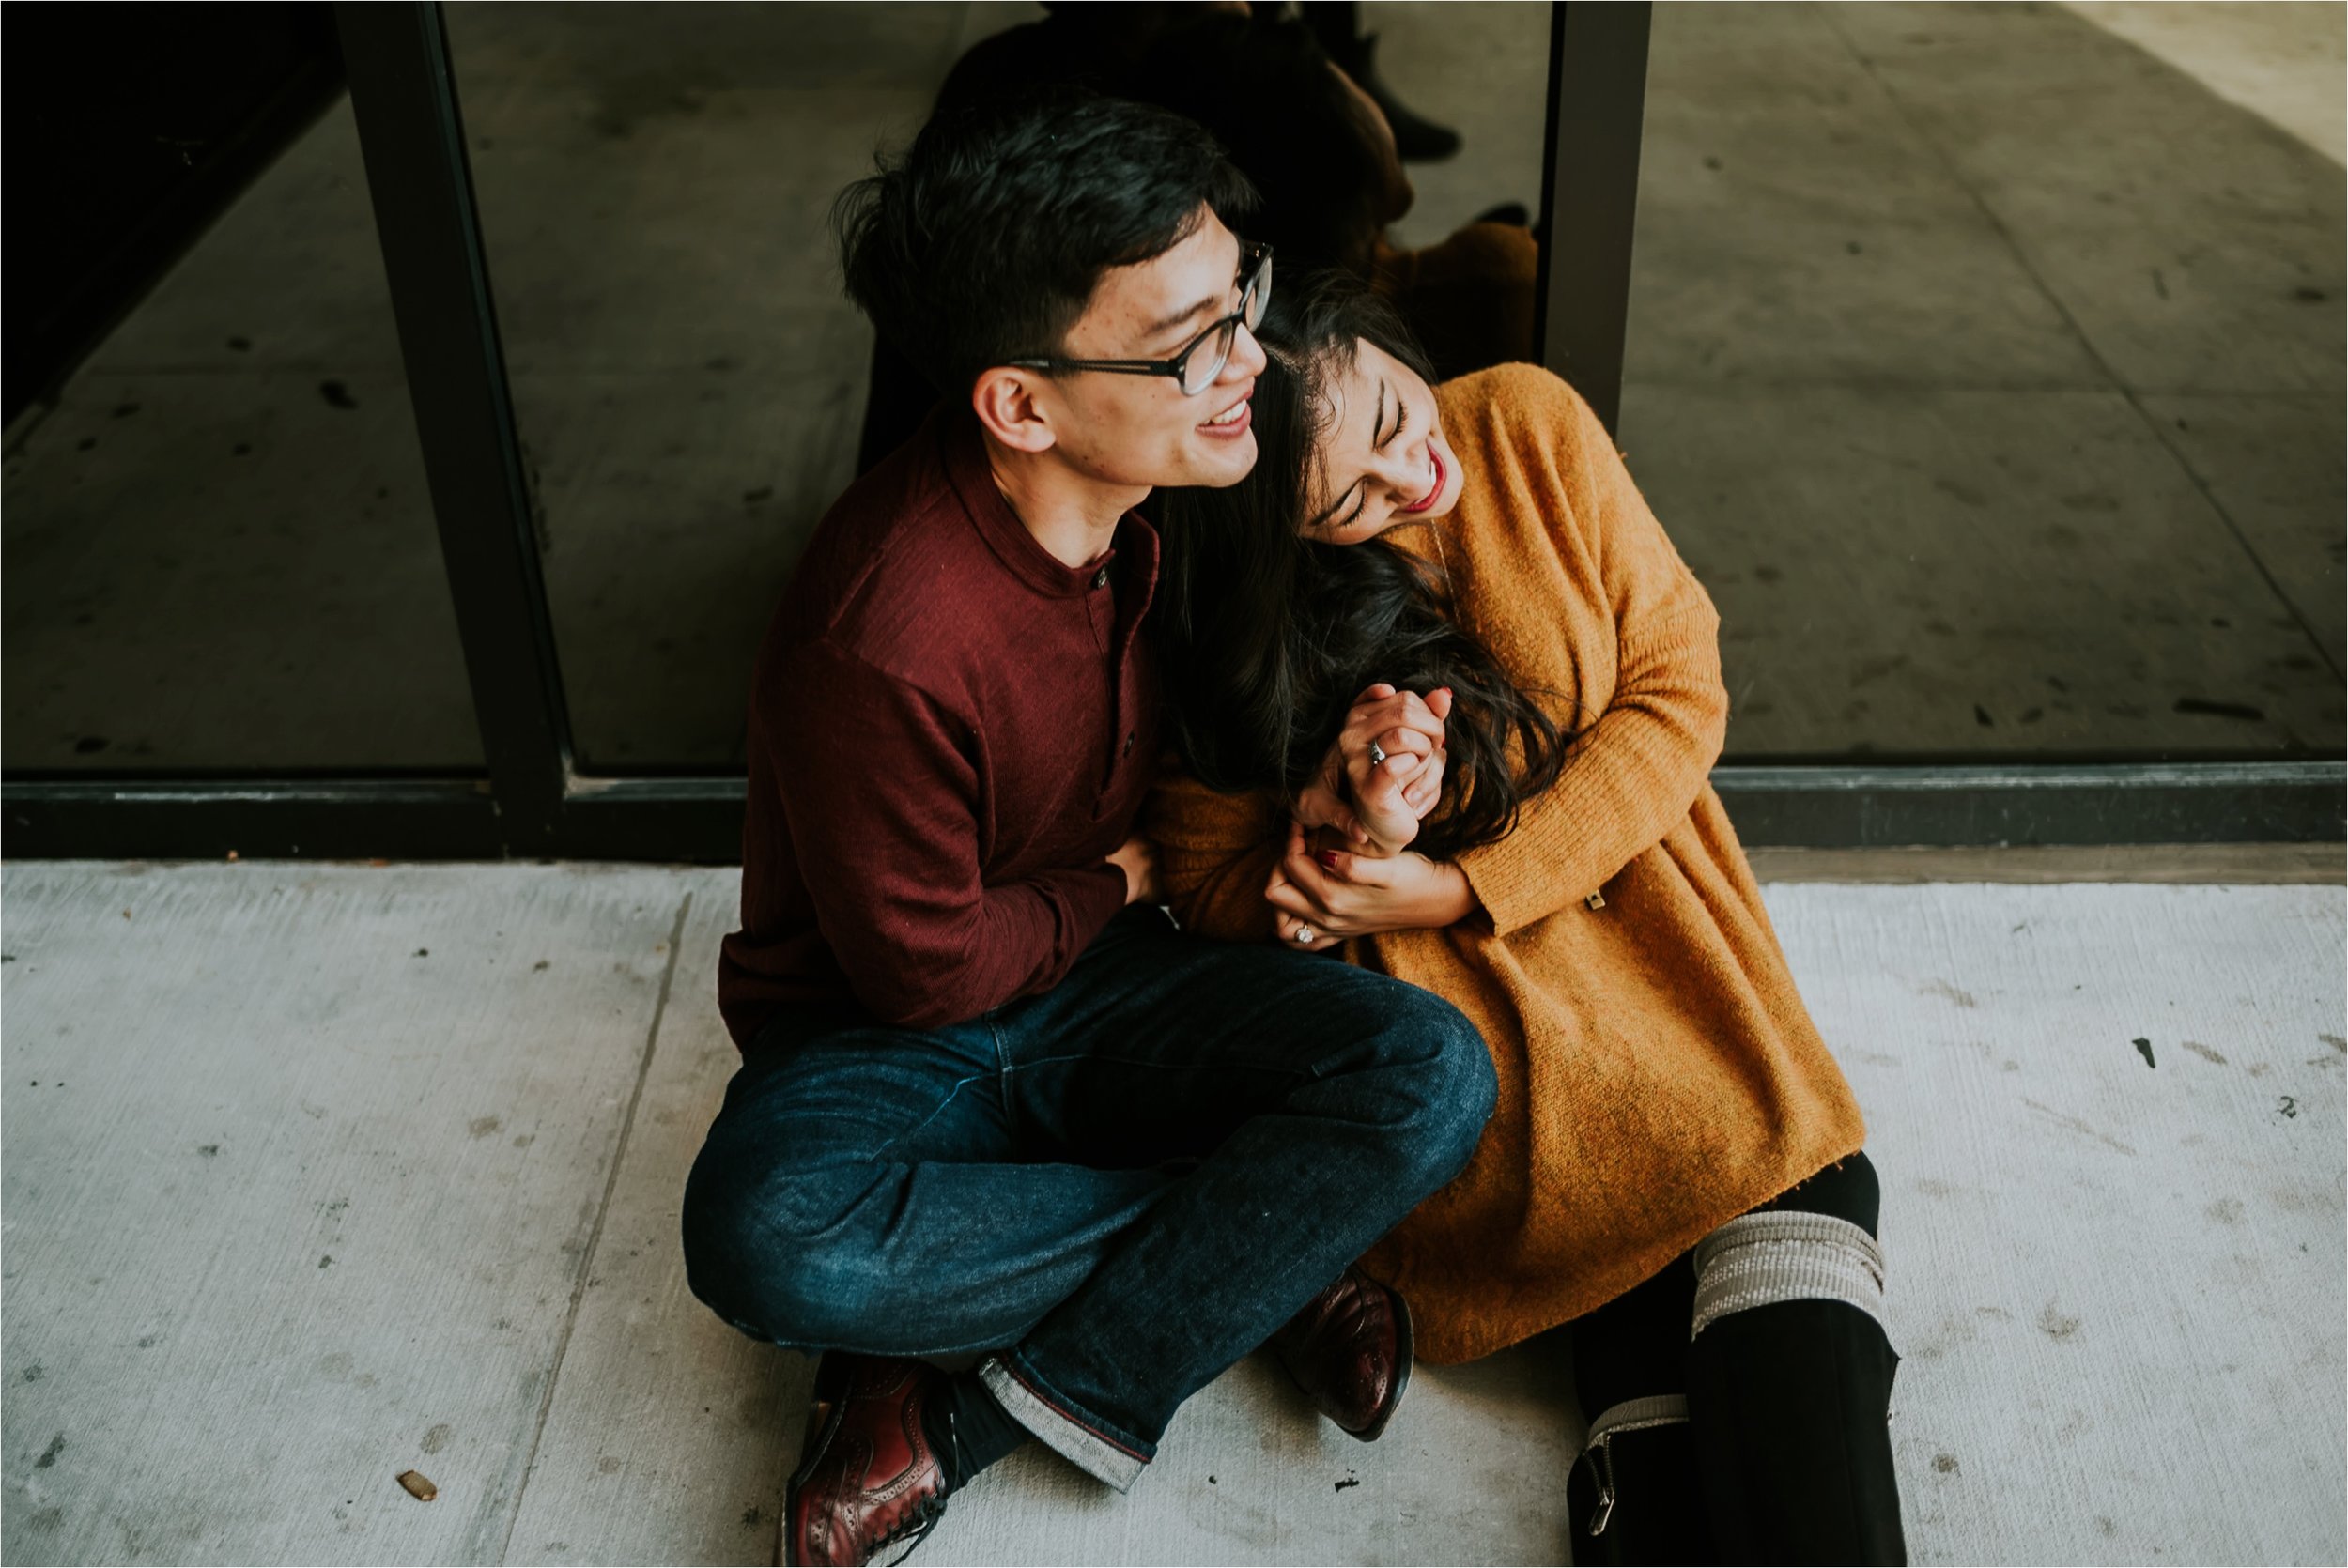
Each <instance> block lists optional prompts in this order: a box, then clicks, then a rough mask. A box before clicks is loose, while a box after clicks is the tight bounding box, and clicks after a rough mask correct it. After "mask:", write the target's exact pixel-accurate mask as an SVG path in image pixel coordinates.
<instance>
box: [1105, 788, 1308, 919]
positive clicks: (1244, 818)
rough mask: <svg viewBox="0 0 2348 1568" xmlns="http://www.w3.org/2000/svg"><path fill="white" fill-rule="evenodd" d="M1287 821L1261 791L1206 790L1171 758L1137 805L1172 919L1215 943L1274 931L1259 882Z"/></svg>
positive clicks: (1275, 857) (1265, 878)
mask: <svg viewBox="0 0 2348 1568" xmlns="http://www.w3.org/2000/svg"><path fill="white" fill-rule="evenodd" d="M1286 828H1287V824H1286V822H1283V821H1282V820H1281V819H1280V818H1279V816H1278V814H1277V813H1276V812H1275V811H1274V808H1273V806H1272V803H1271V802H1270V801H1269V800H1268V799H1267V798H1265V797H1264V796H1262V795H1260V794H1237V795H1234V794H1225V793H1222V792H1219V791H1215V790H1210V789H1208V788H1207V787H1206V786H1205V785H1204V784H1201V783H1199V782H1198V780H1197V779H1196V778H1193V777H1191V776H1189V775H1188V774H1186V773H1184V772H1182V770H1181V769H1180V768H1179V767H1176V766H1173V765H1171V764H1169V765H1168V766H1167V768H1166V770H1165V772H1164V773H1163V774H1162V775H1161V776H1160V777H1159V779H1158V782H1157V784H1156V785H1155V786H1154V787H1153V788H1152V789H1151V792H1150V798H1149V799H1148V800H1147V801H1146V802H1145V803H1143V806H1142V808H1141V831H1142V833H1143V835H1144V836H1145V837H1146V838H1149V839H1150V841H1151V843H1153V844H1155V845H1156V846H1157V851H1158V870H1159V873H1160V874H1161V875H1162V876H1163V877H1164V878H1165V879H1166V902H1167V903H1168V904H1169V905H1170V906H1171V907H1172V909H1173V911H1174V918H1175V919H1177V920H1179V921H1181V922H1182V929H1183V930H1187V931H1191V932H1193V933H1195V934H1197V935H1199V936H1204V937H1211V938H1213V939H1214V940H1216V941H1219V942H1268V941H1270V940H1271V939H1272V938H1273V936H1274V934H1275V933H1274V923H1273V910H1272V906H1271V905H1270V904H1268V903H1266V902H1264V896H1263V895H1264V884H1266V883H1268V882H1269V881H1271V879H1272V869H1273V867H1274V866H1275V865H1277V864H1278V863H1279V859H1280V850H1281V846H1282V842H1283V840H1284V838H1285V835H1286Z"/></svg>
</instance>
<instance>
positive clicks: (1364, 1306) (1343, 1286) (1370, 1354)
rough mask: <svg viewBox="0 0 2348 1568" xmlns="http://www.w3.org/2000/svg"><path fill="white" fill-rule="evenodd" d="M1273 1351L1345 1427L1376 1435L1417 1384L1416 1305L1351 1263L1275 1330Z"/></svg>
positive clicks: (1368, 1437)
mask: <svg viewBox="0 0 2348 1568" xmlns="http://www.w3.org/2000/svg"><path fill="white" fill-rule="evenodd" d="M1272 1352H1273V1354H1274V1355H1275V1356H1277V1357H1279V1358H1280V1364H1281V1365H1282V1366H1284V1367H1286V1368H1288V1371H1289V1376H1290V1377H1293V1378H1295V1379H1296V1386H1297V1387H1298V1388H1300V1389H1303V1390H1304V1391H1305V1392H1306V1393H1308V1394H1310V1395H1312V1399H1313V1403H1314V1404H1316V1405H1318V1406H1320V1407H1321V1414H1322V1415H1324V1416H1327V1417H1328V1418H1329V1419H1330V1420H1331V1421H1333V1422H1336V1424H1337V1427H1338V1429H1339V1430H1340V1431H1343V1432H1345V1433H1347V1434H1349V1435H1350V1436H1352V1437H1359V1438H1360V1439H1361V1440H1362V1441H1364V1442H1366V1443H1374V1442H1376V1441H1377V1440H1378V1435H1379V1434H1380V1433H1382V1432H1383V1431H1385V1429H1386V1422H1390V1421H1392V1420H1393V1419H1394V1412H1395V1407H1397V1406H1398V1405H1400V1404H1401V1403H1402V1391H1403V1390H1405V1389H1407V1388H1409V1387H1410V1385H1411V1309H1410V1308H1409V1307H1408V1306H1405V1305H1404V1304H1403V1301H1402V1298H1401V1297H1399V1296H1398V1295H1396V1294H1395V1293H1394V1292H1393V1291H1391V1290H1388V1289H1387V1288H1386V1287H1385V1286H1384V1285H1382V1284H1379V1283H1378V1282H1377V1281H1376V1280H1373V1279H1371V1278H1370V1277H1369V1276H1368V1275H1367V1274H1365V1273H1363V1272H1362V1271H1361V1270H1360V1269H1359V1268H1347V1269H1346V1271H1345V1272H1344V1273H1342V1274H1340V1275H1338V1276H1337V1281H1336V1284H1333V1285H1331V1286H1330V1287H1329V1288H1328V1289H1326V1290H1324V1291H1322V1292H1321V1294H1320V1295H1318V1296H1316V1297H1314V1298H1313V1299H1311V1300H1309V1301H1307V1302H1305V1310H1304V1311H1303V1312H1300V1313H1298V1314H1296V1315H1295V1316H1294V1317H1292V1318H1290V1320H1289V1322H1288V1326H1287V1327H1286V1328H1283V1329H1282V1330H1280V1331H1279V1332H1278V1333H1276V1334H1274V1335H1273V1336H1272Z"/></svg>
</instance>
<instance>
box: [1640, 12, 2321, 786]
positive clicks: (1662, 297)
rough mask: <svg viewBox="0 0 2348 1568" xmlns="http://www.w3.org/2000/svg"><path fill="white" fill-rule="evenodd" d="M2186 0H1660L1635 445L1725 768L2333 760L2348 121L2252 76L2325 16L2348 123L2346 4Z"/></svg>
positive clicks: (1644, 200) (2316, 56)
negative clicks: (2272, 92) (1696, 603)
mask: <svg viewBox="0 0 2348 1568" xmlns="http://www.w3.org/2000/svg"><path fill="white" fill-rule="evenodd" d="M2155 9H2164V8H2130V7H2093V6H2091V7H2078V8H2068V7H1983V8H1954V7H1952V8H1926V9H1921V10H1920V9H1911V8H1896V7H1879V6H1869V5H1852V6H1825V7H1810V6H1767V7H1743V6H1718V5H1688V6H1661V7H1657V8H1656V9H1655V12H1654V38H1653V46H1652V54H1651V61H1650V73H1649V81H1648V88H1647V113H1646V129H1645V146H1644V149H1643V155H1642V163H1641V186H1640V193H1639V214H1638V238H1637V247H1636V251H1635V271H1634V281H1633V285H1632V294H1631V301H1630V341H1629V346H1628V368H1627V372H1626V386H1625V392H1624V400H1623V410H1624V411H1623V420H1622V430H1621V438H1622V441H1623V444H1624V445H1625V447H1626V448H1627V450H1628V452H1629V454H1630V465H1631V469H1632V471H1633V472H1634V473H1635V474H1637V476H1638V477H1639V480H1640V482H1641V484H1643V486H1644V487H1645V490H1646V492H1647V495H1648V497H1649V499H1650V500H1652V501H1653V503H1654V505H1655V509H1656V512H1657V514H1658V515H1660V516H1661V517H1662V519H1663V520H1664V522H1665V525H1666V526H1667V527H1668V528H1669V529H1670V530H1672V533H1673V536H1674V538H1675V539H1676V541H1677V543H1678V545H1679V547H1680V549H1681V552H1682V553H1683V554H1684V555H1685V556H1686V557H1687V559H1688V561H1690V563H1691V565H1692V566H1693V567H1694V568H1695V570H1696V572H1697V575H1698V576H1701V577H1702V578H1703V579H1704V581H1705V583H1706V584H1707V586H1708V587H1709V588H1710V590H1711V592H1712V594H1713V597H1714V598H1715V600H1716V601H1717V602H1718V603H1719V605H1720V607H1721V611H1722V616H1723V619H1724V625H1723V629H1722V652H1723V655H1724V659H1725V662H1726V667H1727V675H1728V683H1729V689H1730V696H1731V716H1730V730H1729V734H1728V747H1729V753H1730V756H1731V758H1732V760H1734V759H1737V758H1779V757H1803V758H1837V757H1848V756H1852V755H1861V754H1869V753H1875V754H1883V755H1887V756H1906V757H1917V758H1927V757H1939V758H1950V759H1954V760H1966V759H1986V758H1990V757H2016V758H2037V759H2045V758H2049V757H2077V758H2083V759H2084V758H2099V759H2105V758H2108V759H2121V758H2144V759H2149V758H2176V759H2189V758H2205V757H2317V756H2338V755H2339V754H2340V749H2341V746H2342V735H2343V730H2342V702H2341V681H2340V672H2341V669H2342V649H2341V644H2342V609H2341V604H2342V595H2341V576H2340V560H2341V546H2342V539H2341V515H2342V489H2341V429H2342V407H2341V372H2340V366H2341V359H2342V344H2343V316H2342V304H2341V293H2342V291H2341V283H2342V249H2341V235H2342V217H2343V207H2342V174H2341V169H2340V162H2339V149H2338V147H2337V146H2336V145H2335V146H2330V147H2329V148H2319V147H2318V146H2310V145H2308V144H2307V143H2305V142H2303V141H2300V140H2298V139H2295V138H2294V136H2292V135H2289V134H2278V132H2277V129H2276V128H2275V127H2274V126H2272V125H2270V124H2268V123H2267V121H2266V120H2265V119H2264V118H2263V117H2262V115H2261V114H2260V113H2259V112H2258V111H2257V110H2256V109H2254V108H2250V107H2244V106H2243V105H2242V104H2241V103H2240V102H2238V101H2236V100H2237V99H2238V98H2239V97H2240V96H2241V95H2240V94H2238V93H2234V94H2232V95H2230V94H2229V93H2228V92H2226V91H2223V90H2221V88H2222V85H2223V82H2224V79H2225V78H2226V76H2227V67H2228V66H2229V64H2230V63H2232V64H2235V65H2238V64H2239V63H2240V58H2239V57H2240V55H2241V54H2243V52H2244V51H2245V50H2246V49H2248V48H2250V47H2252V45H2254V44H2255V43H2256V40H2255V39H2249V38H2246V35H2245V33H2244V31H2243V30H2244V29H2245V28H2246V27H2248V28H2272V27H2275V26H2283V27H2286V28H2288V27H2298V28H2301V29H2303V30H2311V36H2310V38H2307V39H2302V40H2300V41H2301V43H2302V44H2303V45H2313V46H2314V47H2313V52H2312V58H2313V60H2314V62H2315V66H2316V74H2315V75H2314V76H2313V77H2312V78H2311V79H2310V80H2311V81H2312V82H2313V83H2314V87H2313V89H2312V90H2313V91H2314V92H2315V94H2316V96H2317V97H2319V98H2320V99H2323V100H2325V101H2326V102H2327V103H2328V108H2329V119H2330V123H2331V124H2332V125H2333V126H2334V127H2335V128H2336V127H2337V124H2338V121H2339V119H2340V95H2341V85H2340V74H2339V67H2338V63H2337V62H2338V53H2339V19H2338V15H2337V8H2329V7H2249V8H2178V12H2179V16H2178V18H2176V19H2172V21H2173V26H2171V27H2170V29H2169V31H2168V36H2169V39H2170V48H2169V51H2168V54H2167V55H2166V56H2165V57H2164V56H2155V55H2153V54H2148V53H2146V52H2145V50H2143V49H2141V48H2139V46H2138V45H2136V44H2135V43H2132V42H2130V41H2128V40H2127V39H2126V38H2124V37H2122V36H2121V35H2120V33H2119V32H2115V31H2112V30H2109V29H2108V28H2107V27H2106V26H2105V25H2103V24H2101V23H2099V22H2098V21H2097V20H2094V19H2095V18H2098V17H2101V18H2104V19H2105V20H2109V19H2110V18H2111V17H2112V16H2114V15H2117V14H2120V13H2132V12H2135V11H2138V10H2155ZM2187 11H2190V12H2193V13H2195V14H2194V16H2193V17H2191V18H2186V17H2185V16H2184V14H2183V13H2185V12H2187ZM2228 11H2231V12H2232V13H2233V14H2232V20H2229V18H2228V17H2227V16H2225V15H2222V14H2219V13H2221V12H2228ZM2292 12H2297V13H2300V14H2299V19H2298V20H2297V21H2293V20H2292V19H2291V17H2290V16H2289V14H2288V13H2292ZM2246 13H2270V14H2266V15H2263V16H2261V15H2257V14H2248V15H2246ZM2196 29H2198V31H2196ZM2326 29H2328V31H2329V42H2328V50H2329V54H2330V58H2331V62H2332V63H2331V64H2330V65H2329V67H2328V68H2326V67H2325V66H2324V64H2323V60H2324V48H2325V46H2324V40H2323V38H2320V37H2315V36H2313V35H2321V34H2323V33H2324V32H2325V30H2326ZM2302 53H2307V51H2306V50H2303V51H2302ZM2270 57H2272V56H2271V53H2270ZM2326 70H2328V74H2325V71H2326ZM2285 74H2286V75H2287V74H2288V73H2287V72H2286V73H2285ZM2321 118H2322V116H2317V119H2318V121H2319V122H2320V120H2321ZM2335 140H2336V139H2335Z"/></svg>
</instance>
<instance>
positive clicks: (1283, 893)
mask: <svg viewBox="0 0 2348 1568" xmlns="http://www.w3.org/2000/svg"><path fill="white" fill-rule="evenodd" d="M1264 900H1265V901H1266V902H1267V903H1269V904H1271V905H1272V908H1273V911H1274V915H1275V923H1276V926H1277V929H1278V930H1279V935H1280V944H1281V945H1282V946H1286V947H1295V948H1298V949H1300V950H1303V951H1306V952H1315V953H1317V952H1320V951H1321V950H1322V949H1324V948H1328V947H1334V946H1336V945H1337V944H1338V943H1339V942H1341V941H1343V940H1344V939H1345V938H1347V937H1349V936H1371V935H1375V934H1376V933H1377V932H1380V931H1400V930H1432V929H1437V928H1441V927H1444V926H1450V925H1455V924H1457V923H1458V922H1460V921H1461V920H1464V919H1466V918H1467V917H1468V916H1469V915H1472V914H1474V913H1475V889H1474V888H1472V887H1470V886H1469V885H1468V880H1467V873H1466V872H1464V871H1462V870H1460V868H1459V867H1457V866H1455V865H1453V864H1452V863H1451V862H1449V861H1447V860H1429V859H1428V858H1427V857H1426V856H1425V855H1423V854H1410V853H1403V854H1398V855H1393V856H1390V857H1383V858H1382V857H1376V856H1371V855H1364V854H1352V853H1347V852H1346V851H1343V850H1328V849H1323V850H1319V851H1316V850H1315V849H1314V848H1313V847H1312V840H1311V838H1310V836H1309V835H1307V834H1306V832H1305V828H1304V825H1303V824H1302V823H1291V824H1290V827H1289V842H1288V853H1287V855H1286V856H1285V857H1284V858H1283V859H1282V860H1281V862H1280V864H1279V865H1278V866H1277V867H1276V868H1274V870H1273V873H1272V879H1271V881H1270V882H1269V883H1267V884H1265V886H1264ZM1305 932H1309V933H1310V939H1309V940H1306V941H1299V940H1298V937H1299V936H1300V935H1301V934H1303V933H1305Z"/></svg>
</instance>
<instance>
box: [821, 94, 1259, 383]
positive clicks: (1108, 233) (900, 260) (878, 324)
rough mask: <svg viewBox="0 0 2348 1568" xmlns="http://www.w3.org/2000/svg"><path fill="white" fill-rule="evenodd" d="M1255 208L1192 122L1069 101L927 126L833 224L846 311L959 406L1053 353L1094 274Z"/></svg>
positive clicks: (1116, 105) (968, 114) (1032, 103)
mask: <svg viewBox="0 0 2348 1568" xmlns="http://www.w3.org/2000/svg"><path fill="white" fill-rule="evenodd" d="M1254 200H1255V192H1254V190H1253V188H1252V187H1250V186H1249V185H1248V183H1247V179H1246V177H1245V176H1244V175H1242V174H1241V173H1240V172H1239V171H1238V170H1237V169H1235V168H1233V167H1232V166H1231V163H1230V161H1228V159H1226V158H1225V157H1224V155H1223V149H1222V148H1221V147H1220V146H1216V145H1215V141H1214V138H1213V137H1212V136H1210V135H1208V134H1207V132H1206V131H1202V130H1200V129H1199V128H1198V127H1197V125H1194V124H1193V123H1191V122H1190V121H1189V120H1186V119H1183V118H1182V117H1181V116H1179V115H1170V114H1167V113H1166V111H1164V110H1162V109H1153V108H1150V107H1148V106H1147V105H1144V104H1139V103H1128V102H1124V101H1122V100H1117V99H1110V98H1102V97H1099V96H1097V95H1094V94H1090V93H1086V92H1082V91H1077V90H1073V89H1065V88H1063V89H1055V90H1051V91H1047V92H1043V93H1036V94H1027V95H1022V96H1021V97H1019V98H1016V99H1012V100H1004V101H1001V102H996V103H981V104H976V105H973V106H971V107H969V108H966V109H960V110H950V111H948V112H946V113H943V114H940V115H934V116H933V117H932V118H931V120H930V123H929V124H928V125H926V126H924V127H922V128H921V132H920V134H919V135H918V136H916V137H915V138H914V140H913V146H911V147H910V148H908V149H907V150H906V151H905V153H904V156H902V157H900V158H896V159H888V158H884V159H882V160H881V161H880V162H879V167H878V172H876V173H874V174H873V175H872V176H870V177H867V178H864V179H861V180H858V181H857V183H856V184H854V185H851V186H849V187H848V188H847V189H846V190H845V191H843V192H841V193H840V199H839V200H838V202H836V203H835V204H834V205H833V208H832V224H833V228H834V230H835V232H836V233H837V235H838V237H839V240H840V254H841V267H842V271H843V272H844V273H845V274H846V277H847V284H848V294H849V296H850V298H852V299H854V300H856V302H857V304H858V305H859V306H861V307H862V308H863V311H864V314H865V315H868V316H870V317H871V318H872V321H873V327H874V328H875V329H877V330H878V331H879V332H880V334H881V336H882V337H883V338H885V339H887V340H888V343H889V344H890V345H892V346H894V347H895V348H896V349H897V350H898V351H899V352H901V353H903V354H904V356H905V357H906V358H907V359H909V360H911V361H913V362H914V363H915V364H917V365H919V367H920V368H921V370H922V372H923V373H924V374H925V375H927V376H928V377H929V378H930V379H931V380H933V381H935V383H936V384H937V386H938V388H939V390H940V391H942V392H947V393H949V394H960V393H962V392H967V391H968V389H969V387H970V384H971V382H972V381H973V380H974V379H976V377H978V375H979V373H980V372H981V371H982V370H985V369H986V368H987V367H988V366H990V365H998V364H1001V363H1003V362H1005V361H1009V360H1015V359H1023V358H1027V357H1029V356H1041V355H1048V354H1056V353H1058V352H1059V350H1060V346H1061V343H1062V340H1063V339H1064V338H1065V337H1066V336H1067V334H1068V331H1069V329H1070V328H1072V327H1074V325H1075V324H1076V320H1077V318H1078V317H1079V316H1081V315H1084V310H1085V304H1086V302H1087V301H1088V300H1090V299H1091V298H1092V290H1093V288H1094V286H1095V285H1096V284H1098V283H1099V282H1100V281H1101V274H1102V273H1104V272H1105V271H1107V270H1108V269H1110V268H1112V267H1126V266H1131V265H1133V264H1134V263H1136V262H1143V261H1148V260H1149V259H1150V258H1151V257H1152V256H1156V255H1162V254H1165V253H1166V252H1167V251H1170V250H1172V249H1173V248H1174V247H1175V246H1177V245H1179V244H1181V243H1182V241H1183V240H1184V239H1186V238H1189V237H1190V235H1191V233H1192V232H1193V231H1194V230H1195V229H1196V228H1197V223H1198V210H1199V208H1201V207H1205V208H1212V209H1213V211H1214V213H1215V215H1216V216H1217V217H1219V218H1221V219H1223V220H1224V221H1225V222H1227V223H1228V222H1229V221H1230V220H1231V219H1233V218H1235V217H1237V216H1238V215H1239V214H1241V213H1243V212H1244V211H1246V210H1247V208H1249V207H1251V206H1252V205H1253V203H1254Z"/></svg>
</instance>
